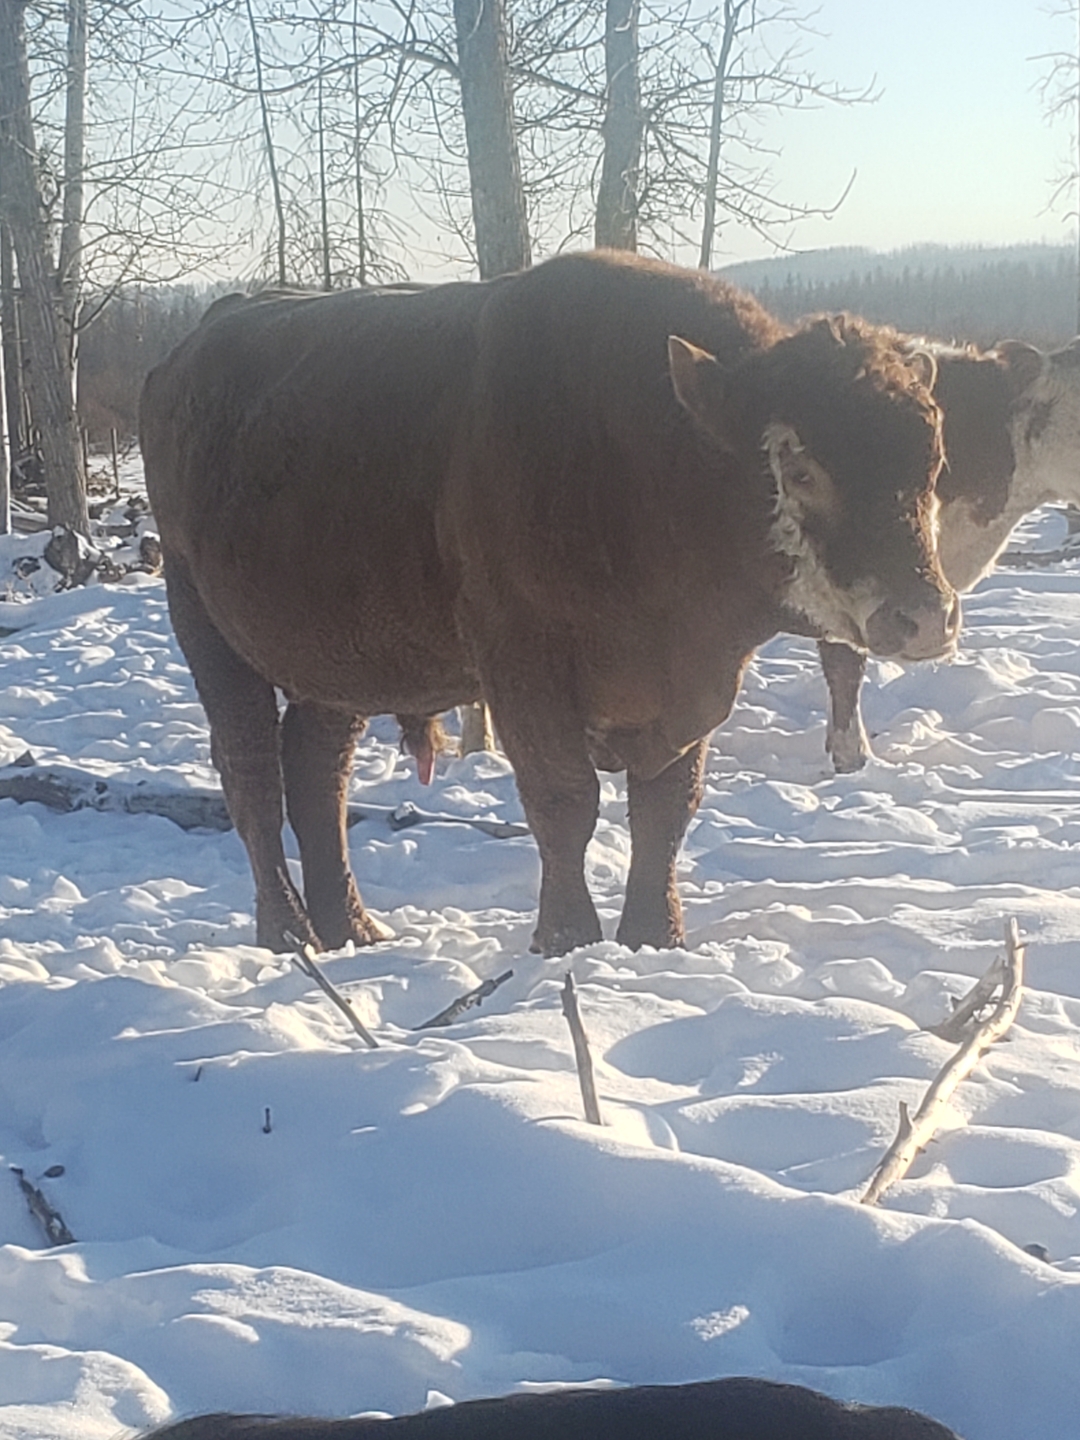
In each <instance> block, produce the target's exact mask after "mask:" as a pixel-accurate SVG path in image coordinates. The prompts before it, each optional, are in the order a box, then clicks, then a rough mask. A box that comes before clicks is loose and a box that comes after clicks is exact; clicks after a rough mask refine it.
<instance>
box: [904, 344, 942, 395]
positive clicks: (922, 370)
mask: <svg viewBox="0 0 1080 1440" xmlns="http://www.w3.org/2000/svg"><path fill="white" fill-rule="evenodd" d="M904 360H905V361H906V362H907V367H908V369H909V370H913V371H914V372H915V375H916V378H917V379H918V381H919V384H920V385H924V386H925V387H926V389H927V390H933V388H934V385H935V384H936V383H937V361H936V360H935V359H934V357H933V355H931V354H930V351H929V350H909V351H908V353H907V354H906V355H905V356H904Z"/></svg>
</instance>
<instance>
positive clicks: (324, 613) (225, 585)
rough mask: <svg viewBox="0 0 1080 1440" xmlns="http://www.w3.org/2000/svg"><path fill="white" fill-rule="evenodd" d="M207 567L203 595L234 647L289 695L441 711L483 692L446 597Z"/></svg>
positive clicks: (358, 711)
mask: <svg viewBox="0 0 1080 1440" xmlns="http://www.w3.org/2000/svg"><path fill="white" fill-rule="evenodd" d="M274 581H275V583H272V584H259V583H253V582H252V581H251V580H250V579H248V580H247V581H246V582H245V583H244V584H241V585H238V584H236V583H235V577H229V576H225V577H222V576H214V575H212V574H210V575H202V576H197V577H196V583H197V585H198V589H199V593H200V596H201V598H202V600H203V603H204V605H205V606H206V609H207V611H208V613H209V615H210V618H211V620H212V621H213V623H214V625H215V627H216V628H217V630H218V631H219V632H220V633H221V635H222V636H223V637H224V639H225V640H226V642H227V643H228V645H229V646H230V648H231V649H233V650H234V651H235V652H236V653H237V654H238V655H240V656H241V658H242V659H244V660H245V661H246V662H247V663H248V664H249V665H250V666H251V667H252V669H253V670H255V671H257V672H258V674H260V675H261V676H262V677H263V678H264V679H265V680H268V681H270V682H271V683H272V684H273V685H275V686H277V687H278V688H279V689H281V690H282V691H283V692H284V693H285V694H286V695H287V696H288V697H289V698H290V699H292V700H301V701H312V702H316V703H318V704H321V705H327V706H330V707H332V708H335V709H341V710H346V711H348V712H349V713H351V714H354V715H381V714H388V713H396V714H416V715H434V714H438V713H439V712H441V711H444V710H449V709H452V708H453V707H454V706H455V705H463V704H467V703H468V702H470V701H472V700H476V699H478V698H479V695H480V686H479V681H478V679H477V676H476V672H475V667H474V666H473V665H472V663H471V662H470V660H469V657H468V654H467V651H466V650H465V647H464V646H463V644H462V642H461V639H460V637H459V635H458V634H457V631H456V629H455V628H454V626H453V623H452V621H451V619H450V616H449V607H447V606H445V605H440V604H439V603H438V602H439V601H440V600H441V598H442V597H440V596H437V595H425V594H420V595H416V594H413V595H412V596H411V597H410V602H411V603H409V604H408V605H400V604H397V603H395V599H394V597H392V596H390V595H388V594H387V593H385V592H384V591H381V590H378V589H369V590H368V591H367V593H361V594H358V593H356V592H351V593H350V592H349V591H345V592H344V593H342V592H340V591H338V592H335V587H334V586H333V585H329V586H327V587H325V588H320V587H319V586H318V585H313V584H311V583H310V577H308V583H306V584H304V585H302V586H300V585H290V584H289V583H288V582H287V579H286V578H285V577H283V576H282V575H281V574H280V573H278V574H277V575H276V576H275V577H274Z"/></svg>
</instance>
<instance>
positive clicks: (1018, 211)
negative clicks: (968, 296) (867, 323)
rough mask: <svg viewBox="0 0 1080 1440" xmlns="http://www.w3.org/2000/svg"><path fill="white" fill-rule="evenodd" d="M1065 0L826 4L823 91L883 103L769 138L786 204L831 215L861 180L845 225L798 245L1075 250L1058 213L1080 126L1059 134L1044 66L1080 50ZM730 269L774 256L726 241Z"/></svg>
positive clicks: (820, 226) (834, 0)
mask: <svg viewBox="0 0 1080 1440" xmlns="http://www.w3.org/2000/svg"><path fill="white" fill-rule="evenodd" d="M1052 8H1053V0H821V4H820V9H819V11H818V15H817V19H816V21H815V22H814V23H815V28H816V29H817V30H819V31H822V32H824V33H823V34H821V35H819V36H809V37H808V38H807V44H808V48H809V49H810V52H811V64H812V68H813V69H814V70H815V72H816V73H817V75H818V77H819V78H822V79H825V78H827V79H832V80H835V81H837V82H839V83H842V84H844V85H847V86H851V87H857V86H862V85H866V84H867V83H869V81H870V80H871V79H872V78H873V77H874V76H875V75H876V76H877V81H878V84H879V86H880V87H881V88H882V90H883V92H884V93H883V95H882V97H881V99H880V100H879V101H878V102H877V103H876V104H874V105H860V106H857V107H854V108H838V107H834V106H826V107H823V108H818V109H815V110H813V111H800V112H797V113H794V114H793V113H788V114H786V115H784V116H781V117H778V118H777V120H776V122H775V123H774V124H772V125H770V127H769V128H768V129H767V131H766V132H765V134H766V136H767V138H768V139H769V142H770V143H771V144H772V145H773V146H774V147H776V148H778V149H780V151H781V154H780V157H779V158H778V159H777V161H776V163H775V167H774V173H775V175H776V178H777V182H778V183H777V193H778V194H779V195H782V196H783V197H784V198H787V199H802V200H805V201H807V202H809V203H812V204H827V203H830V202H831V201H832V200H834V199H835V198H836V197H837V196H838V195H839V194H840V193H841V192H842V190H843V187H844V185H845V183H846V182H847V178H848V176H849V175H850V174H851V171H852V170H853V169H855V170H857V172H858V174H857V177H856V180H855V185H854V187H853V189H852V192H851V194H850V195H849V197H848V199H847V200H846V201H845V203H844V205H843V206H842V207H841V209H840V211H839V212H838V214H837V215H836V217H835V218H834V219H833V220H831V221H828V222H827V221H824V220H817V219H814V220H809V221H806V222H804V223H802V224H800V225H799V226H798V227H797V228H796V229H795V230H794V231H793V232H792V234H791V243H793V244H794V246H795V247H796V248H798V249H800V250H801V249H815V248H818V247H821V246H828V245H868V246H871V247H873V248H874V249H880V250H888V249H893V248H895V247H897V246H901V245H907V244H912V243H916V242H919V241H939V242H942V243H946V244H962V243H968V242H974V243H983V244H1002V243H1011V242H1014V241H1029V240H1047V241H1051V242H1055V243H1062V242H1065V241H1067V240H1069V239H1071V237H1072V235H1073V234H1074V232H1075V220H1074V218H1073V216H1071V215H1070V214H1069V213H1068V211H1069V209H1070V207H1073V208H1074V207H1075V200H1073V199H1071V198H1070V202H1069V204H1059V205H1058V206H1057V207H1055V208H1054V209H1049V208H1048V207H1049V203H1050V199H1051V195H1052V189H1053V181H1054V178H1055V176H1058V175H1060V173H1061V171H1062V170H1063V169H1064V167H1065V166H1066V165H1067V164H1070V161H1071V155H1072V153H1073V151H1072V147H1073V146H1074V145H1075V139H1074V136H1075V131H1074V129H1073V128H1072V120H1071V117H1070V120H1069V121H1068V122H1065V123H1062V122H1058V123H1057V124H1055V125H1053V126H1051V125H1049V124H1048V123H1047V121H1046V120H1045V119H1044V116H1043V107H1042V100H1041V98H1040V96H1039V93H1038V81H1039V79H1040V77H1041V75H1042V74H1043V73H1045V70H1046V66H1045V64H1041V63H1040V62H1038V61H1036V60H1035V59H1033V58H1032V57H1034V56H1036V55H1039V54H1041V53H1044V52H1046V51H1049V50H1062V49H1069V48H1072V49H1075V45H1076V35H1075V22H1074V20H1072V19H1069V18H1067V17H1063V16H1060V15H1057V16H1055V15H1054V14H1052V13H1051V11H1052ZM719 248H720V250H721V252H722V253H721V254H720V255H718V256H717V260H718V262H719V263H726V262H728V261H731V260H741V259H749V258H754V257H757V256H759V255H764V254H769V253H771V252H770V250H769V247H768V246H766V245H764V244H763V243H762V242H761V241H759V240H756V239H755V238H754V237H752V236H750V235H746V234H740V233H738V232H735V231H734V230H731V229H728V230H726V231H725V232H724V234H723V235H722V236H721V237H720V244H719Z"/></svg>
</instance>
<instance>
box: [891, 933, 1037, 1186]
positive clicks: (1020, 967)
mask: <svg viewBox="0 0 1080 1440" xmlns="http://www.w3.org/2000/svg"><path fill="white" fill-rule="evenodd" d="M995 972H996V980H995V982H994V984H995V985H996V984H1000V986H1001V995H1000V997H999V998H998V1001H997V1003H996V1004H995V1006H994V1009H993V1012H992V1013H991V1014H990V1015H989V1016H988V1017H987V1018H986V1019H985V1020H983V1021H982V1022H981V1023H980V1024H978V1025H977V1026H976V1027H975V1029H974V1030H972V1031H971V1033H970V1034H969V1035H968V1037H967V1039H965V1041H964V1043H963V1044H962V1045H961V1046H960V1049H959V1050H957V1052H956V1053H955V1055H953V1056H952V1058H951V1059H949V1060H948V1061H947V1062H946V1063H945V1064H944V1065H943V1066H942V1068H941V1070H940V1071H939V1072H938V1074H937V1075H936V1077H935V1078H934V1080H933V1081H932V1083H931V1085H930V1088H929V1089H928V1090H927V1092H926V1094H925V1096H924V1097H923V1102H922V1104H921V1105H920V1106H919V1108H918V1110H916V1112H915V1114H914V1115H913V1116H911V1115H909V1114H908V1108H907V1106H906V1105H905V1104H904V1102H903V1101H902V1100H901V1102H900V1126H899V1129H898V1131H897V1135H896V1139H895V1140H894V1141H893V1143H892V1144H891V1145H890V1146H889V1148H888V1150H886V1152H885V1155H884V1157H883V1158H882V1161H881V1164H880V1165H879V1166H878V1168H877V1169H876V1170H875V1171H874V1174H873V1176H872V1177H871V1180H870V1183H869V1185H868V1186H867V1187H866V1192H865V1194H864V1195H863V1197H862V1204H864V1205H876V1204H877V1202H878V1201H879V1200H880V1199H881V1197H882V1195H884V1193H885V1191H886V1190H887V1189H888V1188H889V1186H890V1185H895V1183H896V1182H897V1180H901V1179H903V1177H904V1176H905V1175H906V1174H907V1172H908V1170H909V1169H910V1168H911V1162H912V1161H913V1160H914V1159H915V1156H916V1155H917V1154H918V1153H919V1151H920V1150H921V1149H923V1147H924V1146H925V1145H926V1144H927V1143H928V1142H929V1140H930V1139H931V1137H932V1136H933V1134H934V1131H935V1130H936V1129H937V1126H938V1121H939V1119H940V1117H941V1112H942V1111H943V1110H944V1109H945V1106H946V1105H947V1104H948V1103H949V1099H950V1097H951V1095H952V1093H953V1091H954V1090H955V1089H956V1087H957V1086H958V1085H959V1084H960V1082H961V1080H964V1079H966V1078H967V1076H968V1075H970V1074H971V1072H972V1070H974V1068H975V1066H976V1065H977V1064H978V1063H979V1060H980V1059H981V1057H982V1056H983V1055H985V1053H986V1052H987V1050H989V1049H990V1047H991V1045H993V1043H994V1041H995V1040H1000V1039H1001V1037H1002V1036H1003V1035H1004V1034H1005V1032H1006V1030H1008V1028H1009V1026H1010V1025H1011V1024H1012V1022H1013V1021H1014V1020H1015V1018H1016V1012H1017V1010H1019V1008H1020V997H1021V995H1022V994H1023V989H1024V947H1023V946H1022V945H1021V944H1020V932H1019V930H1018V929H1017V925H1016V921H1015V920H1009V921H1008V923H1007V924H1006V926H1005V958H1004V960H1002V959H1000V958H998V959H996V960H995V961H994V963H993V965H991V967H990V969H989V970H988V971H987V972H986V974H985V975H984V976H983V978H982V979H981V980H980V981H978V982H977V983H976V985H975V986H974V988H973V989H972V991H971V993H970V994H969V995H968V996H967V998H966V999H965V1000H964V1001H963V1002H962V1004H961V1005H960V1007H959V1009H958V1010H957V1012H956V1015H959V1014H960V1013H961V1011H964V1012H966V1016H967V1018H968V1019H970V1017H971V1015H973V1014H974V1012H975V1010H977V1009H979V1008H981V1006H983V1005H985V1004H986V1003H987V999H988V996H989V992H992V990H993V989H994V985H991V986H990V987H989V991H988V990H987V982H988V981H989V979H990V976H991V975H992V974H994V973H995ZM976 995H977V996H978V998H977V999H976V1000H975V1003H974V1004H972V1003H971V1002H972V999H973V997H975V996H976ZM956 1015H954V1016H951V1017H950V1019H949V1020H948V1021H946V1022H945V1023H946V1026H951V1025H953V1024H954V1022H955V1021H956ZM941 1028H942V1027H940V1026H939V1027H938V1029H937V1031H936V1033H938V1034H940V1033H941Z"/></svg>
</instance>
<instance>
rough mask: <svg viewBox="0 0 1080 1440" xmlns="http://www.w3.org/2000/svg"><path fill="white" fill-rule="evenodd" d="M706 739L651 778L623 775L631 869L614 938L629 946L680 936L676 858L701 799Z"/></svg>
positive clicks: (660, 943)
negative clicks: (628, 821) (643, 778)
mask: <svg viewBox="0 0 1080 1440" xmlns="http://www.w3.org/2000/svg"><path fill="white" fill-rule="evenodd" d="M708 748H709V742H708V740H700V741H699V742H698V743H697V744H696V745H694V746H693V747H692V748H691V749H690V750H688V751H687V752H686V754H685V755H683V756H681V757H680V758H679V759H678V760H676V761H675V763H674V764H673V765H669V766H668V767H667V769H666V770H661V772H660V774H659V775H656V776H654V777H653V779H651V780H641V779H638V778H637V777H636V776H635V775H633V774H632V773H631V774H629V775H627V777H626V789H627V798H628V800H629V809H630V847H631V850H630V873H629V875H628V876H627V877H626V901H625V903H624V905H623V913H622V919H621V920H620V921H619V929H618V932H617V934H616V939H617V940H618V941H619V942H620V943H621V944H623V945H629V946H630V948H631V949H632V950H637V949H640V947H641V946H642V945H654V946H655V947H656V948H657V949H658V950H662V949H664V948H666V947H668V946H671V945H681V944H682V941H683V917H682V902H681V901H680V899H679V890H678V886H677V884H676V880H675V858H676V856H677V855H678V853H679V846H680V845H681V844H682V838H683V836H684V835H685V833H686V827H687V825H688V824H689V823H690V820H691V819H692V817H693V815H694V814H695V812H696V811H697V808H698V805H699V804H700V803H701V786H702V776H703V774H704V770H705V754H706V751H707V750H708Z"/></svg>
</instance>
